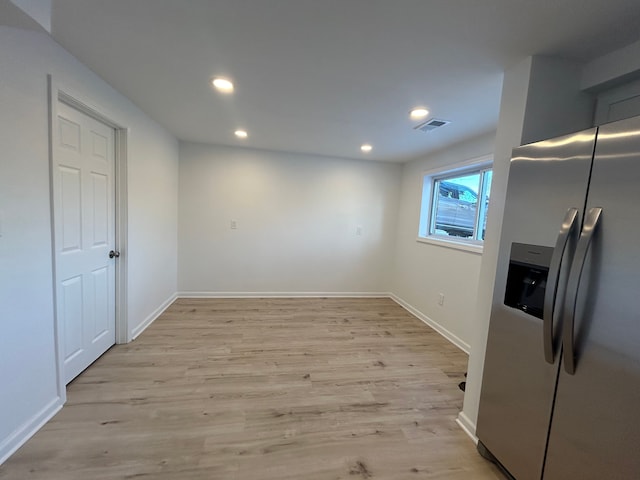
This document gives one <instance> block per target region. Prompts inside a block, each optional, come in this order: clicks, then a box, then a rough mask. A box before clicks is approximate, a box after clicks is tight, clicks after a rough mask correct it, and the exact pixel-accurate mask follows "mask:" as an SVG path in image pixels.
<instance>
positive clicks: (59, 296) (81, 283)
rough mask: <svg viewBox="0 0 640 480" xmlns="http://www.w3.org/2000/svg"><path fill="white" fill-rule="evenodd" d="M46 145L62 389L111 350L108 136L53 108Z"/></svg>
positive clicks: (111, 156)
mask: <svg viewBox="0 0 640 480" xmlns="http://www.w3.org/2000/svg"><path fill="white" fill-rule="evenodd" d="M52 140H53V172H52V175H53V203H54V230H55V257H56V258H55V265H56V269H55V276H56V301H57V315H58V325H59V331H58V335H60V336H61V342H60V345H61V346H62V352H60V353H61V354H62V355H63V359H64V380H65V383H69V382H70V381H71V380H73V379H74V378H75V377H76V376H77V375H78V374H79V373H80V372H82V371H83V370H84V369H85V368H87V367H88V366H89V365H91V363H93V362H94V361H95V360H96V359H97V358H98V357H99V356H100V355H102V354H103V353H104V352H105V351H107V349H109V347H111V346H112V345H113V344H114V343H115V262H116V261H117V257H116V256H115V255H117V252H116V251H115V250H116V249H115V183H114V182H115V152H114V150H115V131H114V129H113V128H111V127H109V126H107V125H105V124H103V123H101V122H99V121H98V120H96V119H94V118H92V117H90V116H88V115H85V114H84V113H82V112H80V111H79V110H76V109H75V108H72V107H70V106H69V105H66V104H65V103H62V102H58V104H57V116H56V118H55V119H54V125H53V135H52Z"/></svg>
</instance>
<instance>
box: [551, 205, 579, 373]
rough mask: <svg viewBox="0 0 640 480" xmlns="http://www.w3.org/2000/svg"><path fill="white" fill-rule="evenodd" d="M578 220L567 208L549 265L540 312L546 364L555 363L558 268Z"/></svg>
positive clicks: (574, 210) (575, 209) (576, 215)
mask: <svg viewBox="0 0 640 480" xmlns="http://www.w3.org/2000/svg"><path fill="white" fill-rule="evenodd" d="M577 220H578V209H577V208H573V207H572V208H569V209H568V210H567V213H566V214H565V216H564V219H563V220H562V225H561V226H560V232H559V233H558V238H557V240H556V245H555V248H554V249H553V255H552V256H551V262H550V265H549V276H548V280H547V286H546V288H545V295H544V305H543V311H542V334H543V347H544V359H545V360H546V361H547V363H551V364H553V362H554V361H555V352H554V351H553V350H554V349H553V313H554V311H555V307H556V297H557V293H558V281H559V279H560V267H561V265H562V260H563V259H564V255H565V250H566V249H567V244H568V243H569V236H570V235H571V233H572V232H573V230H574V229H575V228H576V223H577Z"/></svg>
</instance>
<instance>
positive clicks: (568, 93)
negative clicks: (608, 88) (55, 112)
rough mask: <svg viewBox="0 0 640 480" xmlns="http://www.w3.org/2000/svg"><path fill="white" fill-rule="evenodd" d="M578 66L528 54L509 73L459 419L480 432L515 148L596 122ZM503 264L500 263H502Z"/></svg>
mask: <svg viewBox="0 0 640 480" xmlns="http://www.w3.org/2000/svg"><path fill="white" fill-rule="evenodd" d="M580 78H581V69H580V66H579V65H576V64H575V63H572V62H570V61H567V60H562V59H558V58H553V57H544V56H537V57H529V58H527V59H525V60H523V61H522V62H520V63H519V64H517V65H515V66H513V67H512V68H510V69H508V70H507V71H506V72H505V76H504V80H503V86H502V98H501V102H500V116H499V120H498V130H497V133H496V141H495V153H494V162H493V179H492V184H491V208H490V209H489V216H488V219H487V230H486V238H485V242H484V243H485V244H484V252H483V256H482V263H481V266H480V277H479V282H478V302H477V304H476V306H475V307H476V308H475V312H476V315H475V318H474V320H473V335H472V343H471V355H470V356H469V367H468V370H469V371H468V377H467V385H466V390H465V396H464V408H463V411H462V412H461V414H460V416H459V419H460V421H461V423H462V424H463V425H464V426H465V428H466V429H467V430H468V431H469V432H470V433H475V426H476V420H477V417H478V406H479V403H480V391H481V384H482V374H483V366H484V356H485V351H486V344H487V337H488V332H489V319H490V315H491V306H492V303H493V301H496V302H500V301H502V300H501V299H499V298H495V299H494V298H493V297H494V288H493V287H494V284H495V282H496V276H497V275H501V276H503V277H501V278H504V276H506V265H507V257H506V256H505V255H502V256H501V255H500V251H499V246H500V234H501V232H502V217H503V214H504V202H505V198H506V192H507V181H508V177H509V166H510V160H511V150H512V149H513V148H514V147H517V146H519V145H521V144H523V143H528V142H532V141H536V140H541V139H544V138H551V137H554V136H557V135H562V134H565V133H569V132H575V131H579V130H582V129H585V128H588V127H590V126H591V122H592V119H593V111H594V106H595V102H594V98H593V97H592V96H590V95H588V94H586V93H584V92H581V91H580V89H579V83H580ZM499 262H501V263H499Z"/></svg>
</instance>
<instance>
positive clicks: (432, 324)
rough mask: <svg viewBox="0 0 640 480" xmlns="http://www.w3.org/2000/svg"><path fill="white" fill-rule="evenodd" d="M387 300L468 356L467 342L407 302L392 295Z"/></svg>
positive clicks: (468, 346) (469, 347) (469, 346)
mask: <svg viewBox="0 0 640 480" xmlns="http://www.w3.org/2000/svg"><path fill="white" fill-rule="evenodd" d="M389 298H391V299H392V300H393V301H394V302H396V303H397V304H398V305H400V306H401V307H402V308H404V309H405V310H407V311H408V312H409V313H411V314H412V315H414V316H416V317H418V318H419V319H420V320H422V321H423V322H424V323H426V324H427V325H429V326H430V327H431V328H433V329H434V330H435V331H436V332H438V333H439V334H440V335H442V336H443V337H444V338H446V339H447V340H449V341H450V342H451V343H453V344H454V345H455V346H456V347H458V348H459V349H460V350H462V351H463V352H464V353H466V354H467V355H469V352H470V351H471V345H469V344H468V343H467V342H465V341H464V340H462V339H461V338H460V337H458V336H457V335H455V334H453V333H451V332H450V331H449V330H447V329H446V328H444V327H443V326H442V325H440V324H439V323H437V322H435V321H433V320H432V319H430V318H429V317H427V316H426V315H425V314H424V313H422V312H421V311H420V310H418V309H417V308H415V307H413V306H412V305H410V304H408V303H407V302H405V301H404V300H402V299H401V298H400V297H398V296H396V295H394V294H393V293H390V294H389Z"/></svg>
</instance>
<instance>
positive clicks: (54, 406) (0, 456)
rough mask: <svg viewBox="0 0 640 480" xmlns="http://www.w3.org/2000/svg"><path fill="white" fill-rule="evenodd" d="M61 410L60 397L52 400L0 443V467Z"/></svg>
mask: <svg viewBox="0 0 640 480" xmlns="http://www.w3.org/2000/svg"><path fill="white" fill-rule="evenodd" d="M61 408H62V399H61V398H60V397H56V398H54V399H53V400H51V402H49V403H48V404H47V405H46V406H45V407H44V408H43V409H42V410H40V411H39V412H38V413H36V414H35V415H34V416H33V417H31V419H30V420H28V421H27V422H25V423H24V424H23V425H22V426H21V427H20V428H18V429H17V430H16V431H14V432H13V433H12V434H11V435H9V437H7V438H6V439H5V440H4V441H3V442H2V443H0V465H2V464H3V463H4V462H5V461H6V460H7V459H8V458H9V457H10V456H11V455H13V454H14V453H15V452H16V450H18V449H19V448H20V447H21V446H22V445H24V444H25V443H26V442H27V440H29V439H30V438H31V437H33V436H34V435H35V434H36V432H37V431H38V430H40V429H41V428H42V426H43V425H44V424H45V423H47V422H48V421H49V420H51V419H52V418H53V416H54V415H55V414H56V413H58V412H59V411H60V409H61Z"/></svg>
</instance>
